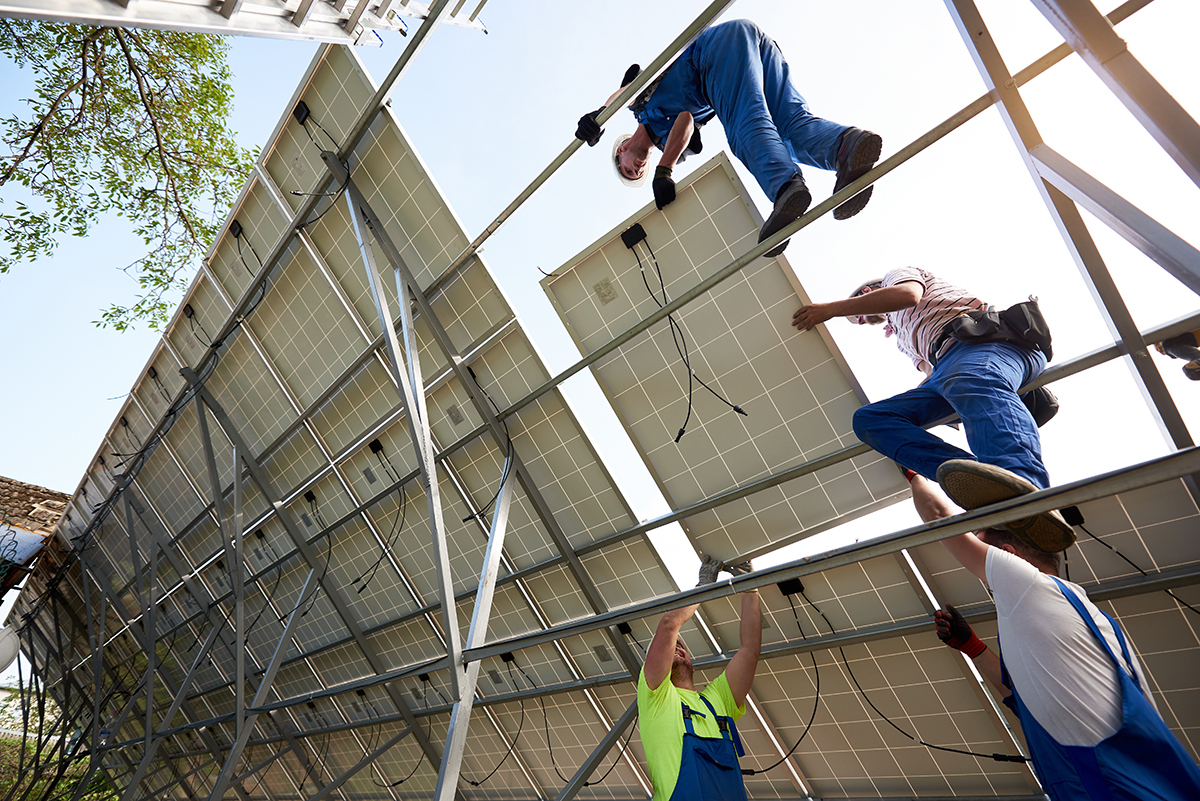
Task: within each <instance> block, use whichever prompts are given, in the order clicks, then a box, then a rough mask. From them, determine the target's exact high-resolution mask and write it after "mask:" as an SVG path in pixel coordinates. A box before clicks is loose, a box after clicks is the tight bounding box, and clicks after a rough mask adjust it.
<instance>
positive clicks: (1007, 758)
mask: <svg viewBox="0 0 1200 801" xmlns="http://www.w3.org/2000/svg"><path fill="white" fill-rule="evenodd" d="M800 596H801V597H802V598H804V600H805V601H806V602H808V605H809V606H811V607H812V608H813V610H814V611H815V612H816V613H817V614H818V615H820V616H821V618H822V619H823V620H824V621H825V625H826V626H829V632H830V633H831V634H837V630H836V629H834V627H833V624H832V623H830V622H829V618H827V617H825V613H824V612H822V611H821V610H820V609H818V608H817V605H816V604H814V603H813V602H812V601H811V600H809V598H808V595H807V594H806V593H805V592H804V590H803V589H801V590H800ZM838 653H840V654H841V655H842V664H844V665H845V666H846V672H847V673H849V674H850V679H851V681H853V682H854V686H855V687H856V688H858V693H859V695H861V696H862V697H863V700H864V701H866V702H867V706H869V707H871V709H873V710H875V714H876V715H879V717H880V718H882V719H883V721H884V722H885V723H887V724H888V725H889V726H891V727H892V728H893V729H895V730H896V731H898V732H900V733H901V734H903V735H904V736H905V737H907V738H908V739H910V740H912V741H913V742H915V743H919V744H921V745H923V746H925V747H926V748H932V749H934V750H936V751H947V752H949V753H952V754H965V755H966V756H973V757H984V758H986V759H992V760H995V761H996V762H1018V763H1025V762H1028V761H1029V759H1028V758H1027V757H1024V756H1020V755H1016V754H981V753H978V752H976V751H967V750H965V749H961V748H951V747H949V746H945V745H934V744H933V743H927V742H925V741H924V740H922V739H921V738H919V737H917V736H915V735H912V734H909V733H908V732H906V731H905V730H904V729H902V728H900V727H899V726H897V725H896V724H895V723H893V722H892V721H891V719H890V718H888V716H887V715H885V714H883V713H882V712H880V711H879V707H877V706H875V704H874V703H872V701H871V699H870V697H869V696H868V695H867V693H866V691H865V690H863V688H862V685H861V684H859V683H858V678H857V677H856V676H855V675H854V670H853V669H851V667H850V660H849V659H847V658H846V652H845V651H844V650H843V649H842V646H840V645H839V646H838Z"/></svg>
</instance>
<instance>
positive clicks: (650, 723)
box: [637, 667, 746, 801]
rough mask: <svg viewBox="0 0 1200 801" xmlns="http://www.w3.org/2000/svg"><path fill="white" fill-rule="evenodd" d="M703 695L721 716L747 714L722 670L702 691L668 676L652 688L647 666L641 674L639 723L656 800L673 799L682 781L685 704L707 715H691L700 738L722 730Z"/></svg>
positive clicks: (695, 730)
mask: <svg viewBox="0 0 1200 801" xmlns="http://www.w3.org/2000/svg"><path fill="white" fill-rule="evenodd" d="M701 695H703V696H704V697H705V698H707V699H708V702H709V703H710V704H712V705H713V709H715V710H717V714H718V715H723V716H728V717H731V718H733V719H734V720H737V719H738V718H740V717H741V716H742V715H744V714H746V707H745V706H744V705H743V706H738V705H737V704H735V703H734V702H733V691H732V690H730V689H729V680H728V679H726V678H725V674H724V673H723V672H722V673H721V675H720V676H717V677H716V678H715V679H713V680H712V681H711V682H710V683H709V685H708V686H707V687H705V688H704V689H703V690H701V691H700V692H696V691H695V690H681V689H679V688H678V687H676V686H675V685H674V684H672V683H671V678H670V676H668V677H667V678H666V680H665V681H663V683H662V684H660V685H659V686H658V687H656V688H655V689H653V690H651V689H650V687H649V686H647V684H646V668H645V667H643V668H642V672H641V673H639V674H638V694H637V701H638V725H639V726H641V729H642V747H643V748H645V750H646V766H647V767H648V768H649V769H650V781H651V782H653V784H654V799H655V801H670V798H671V794H672V793H674V792H675V783H676V782H677V781H678V780H679V766H680V764H681V763H682V762H683V735H684V732H686V731H687V729H685V728H684V725H683V707H682V704H684V703H686V704H687V705H688V708H690V709H692V710H695V711H697V712H702V713H703V714H704V717H700V716H699V715H696V716H694V717H692V730H693V731H694V732H696V734H697V735H699V736H701V737H720V736H721V730H720V729H719V728H718V727H717V722H716V721H715V720H713V719H712V714H711V713H709V711H708V707H706V706H705V705H704V702H703V701H701V700H700V696H701Z"/></svg>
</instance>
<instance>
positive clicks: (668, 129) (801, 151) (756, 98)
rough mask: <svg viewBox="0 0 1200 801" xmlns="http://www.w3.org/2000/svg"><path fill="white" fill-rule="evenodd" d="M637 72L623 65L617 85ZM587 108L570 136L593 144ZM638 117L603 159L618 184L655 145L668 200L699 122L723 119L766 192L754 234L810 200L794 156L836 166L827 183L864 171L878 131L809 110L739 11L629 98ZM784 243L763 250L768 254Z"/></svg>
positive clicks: (770, 229)
mask: <svg viewBox="0 0 1200 801" xmlns="http://www.w3.org/2000/svg"><path fill="white" fill-rule="evenodd" d="M637 74H638V67H637V65H636V64H635V65H633V66H632V67H630V68H629V70H628V71H627V72H626V73H625V78H624V82H623V83H622V87H624V86H626V85H628V84H629V83H630V82H631V81H633V79H634V78H635V77H637ZM619 93H620V91H619V90H618V92H616V93H614V94H613V95H612V96H611V97H609V99H608V102H607V103H605V105H604V106H601V107H600V108H599V109H597V110H596V111H593V112H590V113H589V114H585V115H583V117H581V118H580V120H579V127H578V128H577V129H576V131H575V135H576V136H577V137H579V138H580V139H582V140H584V141H585V142H587V143H588V144H589V145H595V144H596V143H597V142H598V141H599V140H600V135H601V134H602V133H603V131H602V130H601V129H600V126H599V125H598V124H597V123H596V115H598V114H599V113H600V112H601V111H603V110H604V109H605V108H606V107H607V106H608V104H609V103H611V102H612V101H613V99H614V98H615V97H616V96H617V94H619ZM630 108H631V109H632V110H633V114H634V117H636V118H637V121H638V123H639V125H638V127H637V128H636V129H635V130H634V132H633V133H632V134H629V135H626V136H623V137H620V138H618V139H617V142H616V144H615V145H614V147H613V167H614V169H615V170H616V173H617V178H619V179H620V180H621V182H622V183H624V184H625V185H626V186H633V187H636V186H641V185H642V184H643V183H644V182H645V180H646V176H647V173H648V170H649V166H648V161H649V157H650V148H651V147H652V146H653V147H657V148H658V149H659V150H661V151H662V157H661V158H660V159H659V162H658V166H657V167H656V168H655V170H654V181H653V184H652V186H653V189H654V200H655V203H656V204H657V205H658V208H660V209H661V208H663V207H664V206H666V205H667V204H668V203H670V202H672V201H673V200H675V181H674V180H673V179H672V177H671V172H672V170H673V168H674V167H675V164H676V163H677V162H678V161H681V160H682V158H683V156H684V155H685V154H686V153H698V152H700V137H699V126H701V125H703V124H704V123H706V122H707V121H708V120H710V119H712V118H713V117H714V116H715V117H716V118H717V119H719V120H720V121H721V125H722V126H723V127H724V128H725V138H726V139H727V140H728V141H729V147H730V149H731V150H732V151H733V155H735V156H737V157H738V159H739V160H741V162H742V163H743V164H745V165H746V168H747V169H748V170H750V172H751V173H752V174H753V175H754V177H755V179H756V180H757V181H758V185H759V186H761V187H762V190H763V192H765V193H766V195H767V197H768V198H771V199H772V200H773V201H774V204H775V205H774V208H773V209H772V211H771V215H770V216H769V217H767V220H766V222H764V223H763V226H762V229H761V231H760V232H759V238H758V241H759V242H762V241H763V240H764V239H766V238H767V237H769V236H771V235H772V234H774V233H776V232H777V231H779V230H780V229H782V228H784V227H785V226H787V225H788V224H789V223H792V222H794V221H795V220H797V219H799V218H800V216H801V215H802V214H804V212H805V211H806V210H807V209H808V205H809V203H811V202H812V195H811V194H810V193H809V191H808V187H807V186H805V183H804V178H803V176H802V175H801V172H800V165H801V164H807V165H809V166H812V167H818V168H820V169H823V170H836V171H837V178H836V181H835V183H834V187H833V191H834V192H835V193H836V192H837V191H838V190H840V189H842V187H844V186H846V185H847V184H849V183H851V182H852V181H854V179H856V178H858V177H859V176H861V175H862V174H863V173H865V172H867V170H869V169H870V168H871V167H872V166H873V165H874V164H875V161H876V160H877V159H878V158H879V153H880V150H881V148H882V145H883V140H882V139H881V138H880V137H879V135H878V134H874V133H871V132H870V131H864V130H862V129H861V128H854V127H850V126H846V125H840V124H838V123H836V122H830V121H829V120H824V119H821V118H820V117H816V116H814V115H813V114H812V113H811V112H809V110H808V104H807V103H806V102H805V100H804V98H803V97H801V96H800V93H799V92H797V91H796V89H795V87H793V86H792V81H791V78H790V77H789V74H788V65H787V62H786V61H785V60H784V58H783V54H782V53H781V52H779V46H778V45H776V44H775V40H774V39H772V38H770V37H769V36H767V35H766V34H765V33H763V31H762V30H761V29H760V28H759V27H758V26H757V25H755V24H754V23H753V22H750V21H749V20H744V19H743V20H734V21H733V22H725V23H722V24H720V25H714V26H712V27H710V28H708V29H706V30H704V31H703V32H701V33H700V35H699V36H697V37H696V39H695V41H693V42H692V43H691V44H690V45H688V46H687V48H685V49H684V51H683V52H682V53H681V54H680V55H679V58H677V59H676V60H675V62H674V63H673V64H672V65H671V66H670V67H668V68H667V70H666V71H665V72H664V73H663V74H662V75H661V76H660V77H659V78H658V79H657V80H655V81H652V82H651V83H650V84H649V85H648V86H647V87H646V88H645V90H644V91H643V92H642V93H641V94H640V95H638V97H636V98H634V100H633V102H632V103H631V104H630ZM870 197H871V188H870V187H868V188H867V189H865V190H864V191H862V192H860V193H859V194H857V195H855V196H854V197H853V198H852V199H850V200H848V201H846V202H845V203H843V204H841V205H840V206H838V207H837V209H835V210H834V213H833V216H834V217H835V218H836V219H839V220H844V219H847V218H849V217H852V216H854V215H855V214H857V213H858V212H859V211H861V210H862V208H863V207H864V206H866V205H867V201H868V200H869V199H870ZM786 246H787V242H784V243H783V244H781V245H779V246H778V247H777V248H773V249H772V250H770V251H768V252H767V254H766V255H768V256H775V255H778V254H779V253H782V252H783V249H784V247H786Z"/></svg>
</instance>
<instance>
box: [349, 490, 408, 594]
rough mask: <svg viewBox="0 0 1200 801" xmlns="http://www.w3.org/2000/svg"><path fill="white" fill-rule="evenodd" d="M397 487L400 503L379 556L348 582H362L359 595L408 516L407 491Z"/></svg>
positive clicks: (390, 549)
mask: <svg viewBox="0 0 1200 801" xmlns="http://www.w3.org/2000/svg"><path fill="white" fill-rule="evenodd" d="M399 489H400V503H399V505H398V506H397V507H396V517H395V518H394V519H393V520H392V530H391V531H389V532H388V536H387V539H385V540H384V543H383V547H382V548H381V549H380V550H379V556H378V557H377V558H376V559H375V561H374V562H373V563H372V564H371V566H370V567H368V568H367V569H366V570H364V571H363V572H362V573H361V574H360V575H359V577H358V578H356V579H354V581H352V582H350V586H352V587H353V586H354V585H355V584H357V583H358V582H360V581H361V582H362V586H361V587H359V588H358V590H357V592H358V594H359V595H361V594H362V591H363V590H365V589H366V588H367V585H369V584H370V583H371V581H372V580H374V578H375V574H376V573H378V572H379V568H380V566H381V565H382V564H383V560H384V559H385V558H386V557H387V555H388V554H389V553H391V552H392V548H393V547H394V546H395V543H396V542H397V541H398V540H399V538H400V533H401V532H403V531H404V519H405V518H406V517H407V516H408V493H406V492H405V491H404V486H403V485H401V486H400V487H399Z"/></svg>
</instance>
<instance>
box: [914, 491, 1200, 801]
mask: <svg viewBox="0 0 1200 801" xmlns="http://www.w3.org/2000/svg"><path fill="white" fill-rule="evenodd" d="M905 475H906V476H908V477H909V480H910V481H911V482H912V493H913V503H914V504H915V505H916V507H917V512H918V513H919V514H920V515H921V519H923V520H925V521H926V522H929V521H932V520H937V519H939V518H942V517H947V516H949V515H951V514H953V513H954V509H953V507H952V506H951V505H950V503H949V501H948V500H946V499H945V498H944V497H943V496H942V495H941V494H940V493H938V492H937V491H936V490H935V489H934V485H933V484H932V483H931V482H929V481H926V480H925V479H924V478H922V477H921V476H919V475H916V474H914V473H912V471H906V473H905ZM942 544H943V545H945V546H946V548H947V549H948V550H949V551H950V553H951V554H953V555H954V557H955V558H956V559H958V561H959V562H960V563H962V566H963V567H965V568H966V569H967V570H969V571H970V572H972V573H974V574H975V575H976V576H977V577H979V578H980V579H981V580H982V581H983V582H984V583H985V584H987V586H988V588H989V590H990V591H991V593H992V597H993V599H994V600H995V602H996V620H997V626H998V629H999V649H1000V653H999V654H997V653H995V652H993V651H992V650H991V649H989V648H988V647H987V646H986V645H985V644H984V643H983V642H982V641H981V640H980V639H979V638H978V637H977V636H975V633H974V632H972V631H971V627H970V626H969V625H968V624H967V622H966V620H964V619H963V617H962V615H960V614H959V613H958V611H957V610H955V609H954V608H953V607H950V606H948V607H947V611H945V612H943V611H941V610H938V612H936V613H935V622H936V625H937V631H938V637H940V638H941V639H942V641H943V642H945V643H946V644H947V645H949V646H950V647H952V648H956V649H958V650H960V651H962V652H963V653H965V654H966V655H967V656H968V657H970V658H971V660H972V661H973V662H974V664H975V667H976V668H977V669H978V670H979V672H980V673H981V674H983V676H984V678H986V679H987V680H988V681H989V682H990V683H991V684H992V685H993V686H994V687H995V688H996V689H997V690H998V691H999V692H1000V694H1001V695H1002V697H1003V700H1004V703H1005V705H1007V706H1008V707H1009V708H1010V709H1012V710H1013V711H1014V712H1015V713H1016V714H1017V715H1018V717H1020V719H1021V728H1022V729H1023V730H1024V732H1025V739H1026V741H1027V742H1028V744H1029V753H1030V758H1031V759H1032V761H1033V766H1034V768H1035V770H1036V771H1037V774H1038V778H1039V779H1040V780H1041V783H1042V788H1043V789H1044V790H1045V791H1046V794H1047V795H1049V796H1050V798H1051V799H1053V801H1077V800H1078V801H1082V799H1096V800H1097V801H1099V800H1100V799H1103V800H1104V801H1110V800H1111V801H1118V799H1128V801H1134V800H1135V799H1136V801H1150V800H1152V799H1157V800H1159V801H1185V800H1187V801H1195V800H1196V799H1200V768H1198V767H1197V765H1196V762H1195V760H1193V759H1192V757H1191V756H1190V755H1189V754H1188V752H1187V751H1186V750H1185V749H1184V748H1183V746H1182V745H1181V744H1180V743H1179V740H1178V739H1176V737H1175V735H1174V734H1172V733H1171V731H1170V729H1168V728H1167V725H1166V724H1165V723H1164V722H1163V719H1162V717H1161V716H1160V715H1159V713H1158V710H1157V708H1156V707H1155V705H1154V700H1153V698H1151V696H1150V690H1149V687H1148V686H1147V682H1146V677H1145V675H1144V674H1143V672H1142V669H1141V666H1140V665H1139V663H1138V659H1137V655H1136V653H1135V652H1134V650H1133V646H1132V645H1131V644H1130V643H1129V642H1128V640H1127V639H1126V638H1125V635H1124V633H1123V632H1122V631H1121V628H1120V626H1118V625H1117V623H1116V621H1114V620H1113V619H1112V618H1111V617H1109V616H1108V615H1106V614H1105V613H1104V612H1102V611H1100V610H1099V609H1098V608H1096V606H1095V604H1093V603H1092V602H1091V601H1089V600H1088V598H1087V594H1086V593H1085V592H1084V591H1083V589H1082V588H1081V587H1080V586H1079V585H1077V584H1073V583H1071V582H1069V581H1063V580H1062V579H1060V578H1058V574H1059V555H1058V554H1057V553H1047V552H1045V551H1039V550H1037V549H1036V548H1034V547H1033V546H1032V545H1030V544H1029V543H1027V542H1025V541H1024V540H1022V539H1021V538H1020V537H1018V536H1017V535H1015V534H1013V533H1012V532H1009V531H1005V530H1003V529H987V530H985V531H981V532H979V533H978V534H962V535H959V536H957V537H950V538H949V539H945V540H942Z"/></svg>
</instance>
